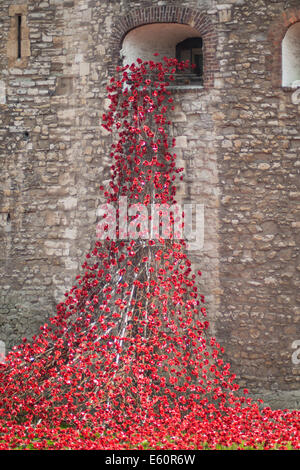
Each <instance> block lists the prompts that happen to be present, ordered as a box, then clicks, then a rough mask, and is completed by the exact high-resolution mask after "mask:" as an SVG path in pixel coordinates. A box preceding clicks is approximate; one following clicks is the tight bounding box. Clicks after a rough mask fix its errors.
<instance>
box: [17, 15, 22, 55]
mask: <svg viewBox="0 0 300 470" xmlns="http://www.w3.org/2000/svg"><path fill="white" fill-rule="evenodd" d="M21 57H22V15H17V58H18V59H21Z"/></svg>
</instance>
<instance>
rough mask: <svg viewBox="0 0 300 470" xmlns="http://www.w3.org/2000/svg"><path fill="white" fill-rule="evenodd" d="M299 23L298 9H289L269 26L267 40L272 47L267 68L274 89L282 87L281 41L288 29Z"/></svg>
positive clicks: (299, 13) (299, 14)
mask: <svg viewBox="0 0 300 470" xmlns="http://www.w3.org/2000/svg"><path fill="white" fill-rule="evenodd" d="M298 22H300V8H290V9H288V10H286V11H284V12H283V13H282V14H281V15H280V16H279V17H278V18H277V19H276V20H275V21H274V22H273V23H272V25H271V27H270V29H269V39H270V41H271V45H272V54H271V57H272V58H271V61H270V66H269V73H270V78H271V81H272V85H273V86H274V87H277V88H278V87H282V86H283V83H282V41H283V39H284V37H285V35H286V33H287V31H288V29H289V28H290V27H291V26H292V25H294V24H295V23H298Z"/></svg>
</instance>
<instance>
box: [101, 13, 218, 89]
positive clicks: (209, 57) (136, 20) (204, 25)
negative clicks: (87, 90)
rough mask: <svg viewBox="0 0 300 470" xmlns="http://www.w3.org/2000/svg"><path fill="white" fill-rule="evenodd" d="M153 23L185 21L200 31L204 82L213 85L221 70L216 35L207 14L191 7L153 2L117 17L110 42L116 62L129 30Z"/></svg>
mask: <svg viewBox="0 0 300 470" xmlns="http://www.w3.org/2000/svg"><path fill="white" fill-rule="evenodd" d="M153 23H178V24H184V25H188V26H191V27H192V28H195V29H196V30H197V31H199V33H200V35H201V37H202V40H203V56H204V70H203V75H204V76H203V79H204V86H205V87H207V88H210V87H212V86H213V84H214V74H215V72H216V71H217V70H218V66H217V60H216V46H217V35H216V33H215V29H214V26H213V24H212V22H211V20H210V18H209V17H208V15H207V14H205V13H203V12H202V11H199V10H196V9H192V8H185V7H180V6H160V7H159V6H155V7H154V6H153V7H148V8H139V9H134V10H132V11H131V12H130V13H128V14H127V15H125V16H122V17H119V18H117V19H116V20H115V23H114V26H113V30H112V39H111V44H110V46H111V51H112V58H113V60H114V66H115V65H116V64H117V63H118V64H119V63H120V55H119V51H120V49H121V46H122V41H123V39H124V37H125V36H126V34H127V33H129V31H131V30H132V29H135V28H137V27H139V26H144V25H147V24H153ZM114 66H113V68H114ZM111 71H113V70H111Z"/></svg>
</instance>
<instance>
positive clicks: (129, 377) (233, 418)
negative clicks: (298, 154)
mask: <svg viewBox="0 0 300 470" xmlns="http://www.w3.org/2000/svg"><path fill="white" fill-rule="evenodd" d="M187 67H189V65H188V64H187V63H185V62H180V63H179V62H178V61H177V60H176V59H167V58H164V59H163V60H162V61H157V60H156V59H154V60H153V61H142V60H140V59H138V60H137V63H135V64H132V65H131V66H125V67H119V68H117V74H116V78H112V79H111V80H110V83H109V85H108V87H107V91H108V97H109V99H110V103H111V104H110V108H109V111H108V112H107V113H106V114H105V115H103V120H102V125H103V126H104V127H105V128H106V129H107V130H109V131H111V132H112V136H113V137H114V139H113V143H112V147H111V153H110V157H111V160H112V165H111V179H110V183H109V187H108V188H106V189H104V188H103V187H101V188H100V189H101V191H103V190H104V198H105V204H103V206H102V220H101V223H99V224H98V227H97V237H96V241H95V244H94V246H93V248H92V250H91V251H90V252H89V253H88V254H87V255H86V259H85V261H84V264H83V266H82V273H81V274H80V275H78V276H77V277H76V281H75V283H74V285H73V286H72V287H71V289H70V290H69V291H68V292H67V293H66V294H65V299H64V301H63V302H61V303H60V304H59V305H58V306H57V312H56V313H55V315H53V317H51V318H50V319H49V321H48V323H46V324H45V325H43V326H42V327H41V329H40V332H39V334H37V335H35V336H34V337H33V338H30V339H26V338H24V340H23V341H22V342H21V344H19V345H18V346H15V347H14V348H13V349H12V350H11V351H10V352H9V353H8V354H7V357H6V361H5V363H4V364H2V366H1V371H0V449H99V450H100V449H106V450H108V449H114V450H116V449H206V448H209V449H216V448H220V446H222V447H225V448H226V447H228V448H230V447H232V446H234V447H235V448H247V447H249V448H253V449H273V448H276V449H287V448H293V449H299V448H300V426H299V417H300V412H299V411H297V410H272V409H271V408H269V407H264V405H263V403H262V401H253V400H252V399H251V398H250V397H249V395H248V391H247V390H240V388H239V386H238V384H237V383H236V377H235V375H234V374H233V373H232V372H231V369H230V365H229V364H228V363H227V362H226V361H224V358H223V353H224V350H223V348H222V347H221V345H220V344H219V343H218V341H217V339H216V338H214V337H212V336H211V335H210V327H209V321H208V314H207V312H206V308H205V299H204V296H203V295H202V294H201V292H199V287H198V286H199V282H198V281H199V276H201V273H200V272H197V273H195V272H193V269H192V263H191V261H190V260H189V257H188V255H187V250H186V242H185V240H184V239H183V238H180V234H179V233H176V232H175V231H174V230H173V231H168V234H167V233H165V232H164V227H162V224H161V221H160V219H158V222H157V219H155V220H154V218H153V213H152V212H151V211H148V210H144V209H148V208H150V207H153V205H155V207H157V204H159V205H160V211H161V215H163V211H164V210H165V209H168V214H169V215H170V213H171V223H172V224H173V226H175V224H177V225H176V226H177V227H178V226H179V225H180V224H181V225H182V227H183V226H184V221H185V219H184V214H180V216H181V215H182V216H183V217H182V218H180V217H179V214H178V213H176V211H175V210H174V212H172V211H171V212H170V210H169V209H170V207H171V208H172V205H173V206H174V207H175V205H176V199H175V198H176V181H177V180H178V179H180V178H182V169H181V168H177V166H176V153H175V152H174V146H175V140H174V139H173V138H172V137H170V135H169V127H170V121H169V116H170V114H169V113H170V111H172V108H173V107H174V103H173V97H172V94H171V93H172V92H171V89H170V85H171V84H172V82H173V81H174V77H175V74H178V73H181V71H184V70H185V68H187ZM121 198H127V200H128V202H129V203H130V205H131V208H133V209H135V211H133V212H132V213H131V215H130V216H129V215H128V216H126V217H125V220H124V218H123V219H121V218H120V215H121V214H120V205H119V201H120V199H121ZM112 208H115V210H112ZM151 214H152V215H151ZM116 216H117V217H116ZM178 217H179V220H180V224H179V225H178V223H177V222H178V220H177V219H178ZM121 220H122V222H120V221H121ZM182 221H183V222H182ZM149 226H150V227H151V229H149ZM124 232H126V237H124ZM153 234H155V235H156V236H153ZM181 234H182V232H181Z"/></svg>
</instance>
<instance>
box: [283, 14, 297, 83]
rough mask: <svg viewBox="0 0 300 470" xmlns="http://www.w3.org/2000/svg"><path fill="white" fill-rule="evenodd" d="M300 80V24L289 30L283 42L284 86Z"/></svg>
mask: <svg viewBox="0 0 300 470" xmlns="http://www.w3.org/2000/svg"><path fill="white" fill-rule="evenodd" d="M298 80H300V22H298V23H295V24H293V25H292V26H290V28H289V29H288V30H287V32H286V35H285V36H284V38H283V41H282V86H286V87H290V86H292V85H293V83H294V82H296V81H298Z"/></svg>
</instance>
